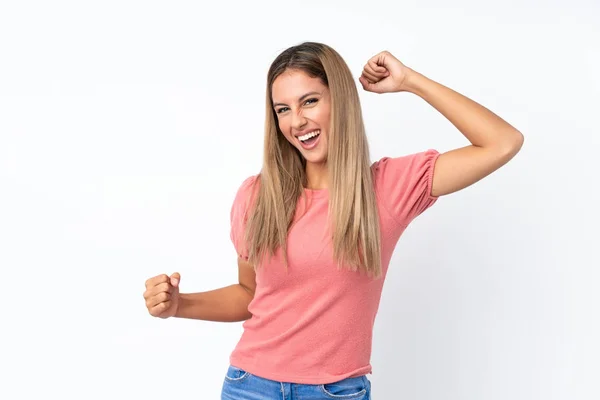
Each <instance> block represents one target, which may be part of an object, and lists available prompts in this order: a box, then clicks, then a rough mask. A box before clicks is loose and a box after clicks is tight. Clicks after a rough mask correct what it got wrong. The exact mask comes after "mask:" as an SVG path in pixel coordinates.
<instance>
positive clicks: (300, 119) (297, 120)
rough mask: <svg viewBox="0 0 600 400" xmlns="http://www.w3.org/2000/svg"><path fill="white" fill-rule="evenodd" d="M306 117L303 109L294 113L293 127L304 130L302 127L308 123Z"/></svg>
mask: <svg viewBox="0 0 600 400" xmlns="http://www.w3.org/2000/svg"><path fill="white" fill-rule="evenodd" d="M306 122H307V121H306V118H305V117H304V115H302V110H300V111H298V112H296V113H293V114H292V128H294V130H298V131H299V130H302V127H303V126H304V125H306Z"/></svg>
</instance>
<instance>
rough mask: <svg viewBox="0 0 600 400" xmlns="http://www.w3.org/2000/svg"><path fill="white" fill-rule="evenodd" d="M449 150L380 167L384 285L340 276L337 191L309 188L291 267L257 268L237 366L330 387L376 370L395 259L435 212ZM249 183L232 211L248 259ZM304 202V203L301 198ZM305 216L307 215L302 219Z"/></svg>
mask: <svg viewBox="0 0 600 400" xmlns="http://www.w3.org/2000/svg"><path fill="white" fill-rule="evenodd" d="M438 156H439V153H438V152H437V151H436V150H433V149H430V150H427V151H424V152H420V153H417V154H411V155H407V156H403V157H397V158H389V157H384V158H382V159H380V160H379V161H377V162H375V163H373V165H372V168H374V171H375V190H376V194H377V204H378V210H379V221H380V229H381V240H382V254H381V257H382V267H383V275H382V277H380V278H379V279H374V278H370V277H368V276H367V275H366V274H364V273H358V272H352V271H349V270H346V269H340V270H338V268H337V266H336V264H335V262H334V261H333V248H332V243H331V240H330V237H329V233H330V230H329V229H328V224H327V211H328V191H327V189H322V190H312V189H305V190H306V192H307V194H308V195H309V196H311V197H312V201H311V202H310V207H309V208H308V210H304V207H297V209H298V210H300V209H302V213H299V212H297V213H296V217H295V218H294V222H293V225H292V227H291V228H290V230H289V233H288V242H287V243H288V260H289V270H288V272H287V273H286V271H285V267H284V265H283V261H282V260H283V258H282V256H281V251H280V250H278V252H277V253H276V256H275V257H273V258H272V259H271V260H270V262H267V263H265V265H263V266H262V267H261V268H259V269H258V270H257V272H256V291H255V295H254V299H253V300H252V301H251V302H250V304H249V306H248V310H249V311H250V312H251V313H252V317H251V318H250V319H248V320H246V321H244V323H243V328H244V332H243V334H242V336H241V338H240V340H239V342H238V344H237V346H236V347H235V349H234V351H233V352H232V354H231V356H230V363H231V365H233V366H236V367H238V368H241V369H243V370H246V371H248V372H250V373H251V374H254V375H256V376H259V377H263V378H266V379H271V380H276V381H281V382H293V383H304V384H324V383H331V382H336V381H339V380H342V379H345V378H347V377H354V376H360V375H364V374H367V373H371V372H372V369H371V364H370V358H371V345H372V333H373V324H374V322H375V316H376V314H377V310H378V308H379V301H380V298H381V292H382V288H383V283H384V280H385V276H386V274H387V270H388V266H389V262H390V258H391V257H392V253H393V251H394V248H395V246H396V243H397V242H398V239H399V238H400V235H401V234H402V232H403V231H404V230H405V228H406V227H407V225H408V224H409V223H410V222H411V221H412V220H413V219H414V218H415V217H417V216H418V215H419V214H421V213H422V212H423V211H425V210H426V209H427V208H429V207H430V206H431V205H432V204H433V203H435V201H436V200H437V197H433V196H432V195H431V185H432V175H433V169H434V164H435V161H436V160H437V157H438ZM256 178H257V175H254V176H251V177H249V178H247V179H245V180H244V182H243V183H242V185H241V186H240V188H239V190H238V192H237V194H236V197H235V200H234V203H233V206H232V208H231V240H232V242H233V244H234V247H235V249H236V251H237V252H238V255H239V256H240V257H243V258H247V256H248V253H247V250H246V245H245V243H243V229H244V226H245V225H244V224H245V221H246V214H245V213H246V210H247V207H248V204H249V195H250V189H251V184H252V183H253V182H254V180H256ZM299 202H304V200H303V199H302V198H301V199H300V200H299ZM299 216H300V217H301V218H298V217H299Z"/></svg>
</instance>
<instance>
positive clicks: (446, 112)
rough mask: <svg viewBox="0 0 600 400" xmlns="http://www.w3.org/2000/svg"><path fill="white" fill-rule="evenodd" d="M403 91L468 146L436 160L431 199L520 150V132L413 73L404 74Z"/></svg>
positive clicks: (483, 174) (468, 182) (488, 171)
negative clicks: (422, 103)
mask: <svg viewBox="0 0 600 400" xmlns="http://www.w3.org/2000/svg"><path fill="white" fill-rule="evenodd" d="M405 87H406V90H407V91H409V92H411V93H414V94H416V95H418V96H419V97H421V98H422V99H423V100H425V101H426V102H427V103H429V104H431V105H432V106H433V107H434V108H435V109H436V110H438V111H439V112H440V113H441V114H442V115H443V116H444V117H446V118H447V119H448V120H449V121H450V122H451V123H452V124H453V125H454V126H455V127H456V128H457V129H458V130H459V131H460V132H461V133H462V134H463V135H464V136H465V137H466V138H467V139H468V140H469V142H471V145H469V146H465V147H461V148H458V149H454V150H450V151H448V152H446V153H443V154H441V155H440V156H439V157H438V159H437V162H436V164H435V168H434V172H433V185H432V189H431V194H432V195H433V196H442V195H445V194H449V193H453V192H456V191H458V190H460V189H463V188H465V187H467V186H469V185H472V184H473V183H475V182H477V181H479V180H480V179H482V178H484V177H486V176H488V175H489V174H491V173H492V172H494V171H495V170H497V169H498V168H500V167H501V166H503V165H504V164H506V163H507V162H508V161H509V160H510V159H511V158H513V157H514V156H515V155H516V154H517V153H518V152H519V150H520V149H521V146H522V145H523V135H522V134H521V132H519V131H518V130H517V129H516V128H514V127H513V126H511V125H510V124H509V123H508V122H506V121H504V120H503V119H502V118H500V117H499V116H497V115H496V114H494V113H493V112H491V111H490V110H488V109H487V108H485V107H484V106H482V105H481V104H478V103H476V102H475V101H473V100H471V99H469V98H468V97H466V96H463V95H462V94H460V93H458V92H455V91H454V90H452V89H450V88H448V87H446V86H444V85H442V84H440V83H437V82H435V81H433V80H431V79H429V78H427V77H425V76H423V75H421V74H420V73H418V72H416V71H413V70H410V72H409V73H408V74H407V77H406V81H405Z"/></svg>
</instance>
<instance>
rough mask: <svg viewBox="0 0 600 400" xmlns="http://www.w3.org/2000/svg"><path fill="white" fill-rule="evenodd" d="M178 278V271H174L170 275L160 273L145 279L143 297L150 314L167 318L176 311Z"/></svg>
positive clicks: (177, 304)
mask: <svg viewBox="0 0 600 400" xmlns="http://www.w3.org/2000/svg"><path fill="white" fill-rule="evenodd" d="M180 279H181V276H180V275H179V273H178V272H175V273H174V274H172V275H171V276H167V275H165V274H161V275H157V276H155V277H153V278H150V279H148V280H147V281H146V291H145V292H144V299H145V300H146V308H147V309H148V312H149V313H150V315H152V316H153V317H159V318H169V317H172V316H174V315H175V313H177V307H179V280H180Z"/></svg>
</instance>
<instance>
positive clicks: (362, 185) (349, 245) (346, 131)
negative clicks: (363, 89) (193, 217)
mask: <svg viewBox="0 0 600 400" xmlns="http://www.w3.org/2000/svg"><path fill="white" fill-rule="evenodd" d="M288 69H292V70H299V71H303V72H305V73H306V74H308V75H309V76H311V77H313V78H319V79H320V80H321V82H322V83H323V84H324V85H325V86H328V88H329V91H330V96H331V114H330V115H331V117H330V118H331V120H330V126H329V130H328V135H329V136H328V143H329V144H328V156H327V171H328V172H327V173H328V184H329V187H328V191H329V223H330V227H331V232H332V243H333V254H334V258H335V260H336V261H337V265H338V268H340V267H341V266H345V267H346V268H348V269H350V270H352V271H357V270H360V271H364V272H366V273H367V274H368V275H372V276H375V277H379V276H380V275H381V247H380V243H381V238H380V231H379V216H378V211H377V203H376V198H375V191H374V185H373V176H372V171H371V161H370V155H369V145H368V142H367V136H366V134H365V128H364V123H363V118H362V111H361V106H360V100H359V97H358V91H357V88H356V84H355V82H354V80H353V77H352V73H351V71H350V69H349V68H348V66H347V64H346V63H345V61H344V60H343V59H342V57H341V56H340V55H339V54H338V53H337V52H336V51H335V50H334V49H332V48H331V47H329V46H327V45H325V44H322V43H316V42H304V43H302V44H299V45H297V46H292V47H290V48H288V49H286V50H284V51H283V52H282V53H281V54H279V55H278V56H277V58H275V60H274V61H273V63H272V64H271V67H270V68H269V72H268V75H267V92H266V116H265V138H264V159H263V166H262V169H261V173H260V174H259V175H258V179H256V183H258V190H257V191H256V192H255V196H254V199H253V201H252V207H251V209H250V210H249V212H248V220H247V224H246V231H245V239H246V243H247V245H248V251H249V256H248V261H249V262H250V263H252V264H254V265H255V267H256V268H259V267H260V266H261V260H263V257H264V256H266V255H267V254H269V255H270V256H273V255H274V254H275V251H276V250H277V248H281V250H282V254H283V258H284V264H285V267H286V268H287V267H288V257H287V243H286V238H287V234H288V229H289V227H290V226H291V223H292V222H293V218H294V215H295V211H296V206H297V202H298V200H299V198H300V196H302V195H303V194H304V189H303V188H304V187H305V186H306V184H307V177H306V171H305V166H306V160H305V159H304V158H303V157H302V155H301V153H300V152H299V151H298V150H297V149H296V148H295V147H294V146H293V145H292V144H290V143H289V142H288V140H287V139H286V138H285V137H284V135H283V134H282V132H281V131H280V129H279V125H278V122H277V115H276V113H275V110H274V108H273V101H272V95H271V94H272V86H273V82H274V81H275V79H276V78H277V77H278V76H279V75H281V74H282V73H283V72H284V71H286V70H288Z"/></svg>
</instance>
